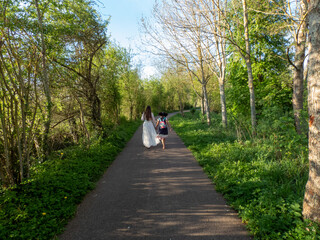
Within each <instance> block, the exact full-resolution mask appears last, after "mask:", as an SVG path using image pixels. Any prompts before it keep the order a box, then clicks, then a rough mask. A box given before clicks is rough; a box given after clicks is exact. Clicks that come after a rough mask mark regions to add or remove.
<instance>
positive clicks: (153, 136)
mask: <svg viewBox="0 0 320 240" xmlns="http://www.w3.org/2000/svg"><path fill="white" fill-rule="evenodd" d="M142 143H143V145H144V146H145V147H147V148H149V147H151V146H157V145H158V144H159V143H160V140H159V139H158V138H157V133H156V130H155V129H154V126H153V123H152V121H144V122H143V129H142Z"/></svg>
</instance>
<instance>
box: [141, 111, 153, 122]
mask: <svg viewBox="0 0 320 240" xmlns="http://www.w3.org/2000/svg"><path fill="white" fill-rule="evenodd" d="M151 117H152V121H153V122H155V121H156V120H155V118H154V115H153V113H151ZM141 121H148V120H147V119H146V117H145V115H144V113H142V116H141ZM149 121H151V120H149Z"/></svg>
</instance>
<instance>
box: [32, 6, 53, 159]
mask: <svg viewBox="0 0 320 240" xmlns="http://www.w3.org/2000/svg"><path fill="white" fill-rule="evenodd" d="M35 5H36V8H37V14H38V23H39V28H40V37H41V54H42V67H43V72H42V73H43V76H42V83H43V88H44V93H45V95H46V99H47V116H46V121H45V124H44V127H45V130H44V135H43V143H44V152H45V155H46V156H48V155H49V154H50V152H51V149H50V145H49V133H50V125H51V117H52V111H51V110H52V101H51V93H50V86H49V79H48V73H47V62H46V44H45V40H44V29H43V22H42V16H41V12H40V8H39V3H38V0H35Z"/></svg>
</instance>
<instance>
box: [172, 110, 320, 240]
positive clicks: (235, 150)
mask: <svg viewBox="0 0 320 240" xmlns="http://www.w3.org/2000/svg"><path fill="white" fill-rule="evenodd" d="M170 122H171V124H172V126H173V127H174V129H175V131H176V132H177V134H178V135H179V136H180V137H181V139H182V140H183V141H184V143H185V145H186V146H187V147H188V148H189V149H190V150H191V151H192V153H193V155H194V156H195V158H196V159H197V161H198V162H199V164H200V165H201V166H202V167H203V169H204V171H205V172H206V173H207V175H208V176H209V178H210V179H212V181H213V182H214V184H215V187H216V190H217V191H219V192H221V193H222V194H223V195H224V197H225V198H226V200H227V201H228V203H229V204H230V205H231V206H232V207H233V208H234V209H236V210H237V211H238V213H239V216H240V217H241V218H242V221H243V222H245V223H246V224H247V227H248V230H249V231H250V233H251V234H252V235H253V236H254V238H255V239H272V240H275V239H299V240H302V239H303V240H311V239H320V230H319V226H318V225H317V224H315V223H312V222H308V221H304V220H303V218H302V215H301V212H302V202H303V196H304V191H305V184H306V182H307V178H308V161H307V143H306V141H295V142H294V144H292V143H293V140H292V139H293V138H291V141H290V142H289V141H287V139H288V138H286V137H285V136H276V139H277V140H275V135H270V138H268V139H264V140H262V139H256V140H254V141H244V142H240V141H237V139H236V137H235V135H234V133H233V131H232V130H224V129H223V128H222V127H221V125H220V122H221V121H220V115H215V116H213V119H212V125H211V126H210V127H208V126H207V125H206V123H204V122H203V121H201V116H200V115H199V114H197V113H196V114H191V113H186V116H185V117H184V118H183V117H181V115H176V116H174V117H172V118H171V119H170ZM279 139H282V140H279Z"/></svg>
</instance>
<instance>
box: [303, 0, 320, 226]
mask: <svg viewBox="0 0 320 240" xmlns="http://www.w3.org/2000/svg"><path fill="white" fill-rule="evenodd" d="M308 8H309V26H310V27H309V38H310V55H309V62H308V69H309V76H308V110H309V179H308V182H307V185H306V192H305V195H304V202H303V216H304V217H305V218H308V219H311V220H313V221H317V222H320V138H319V136H320V1H319V0H311V1H310V2H309V7H308Z"/></svg>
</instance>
